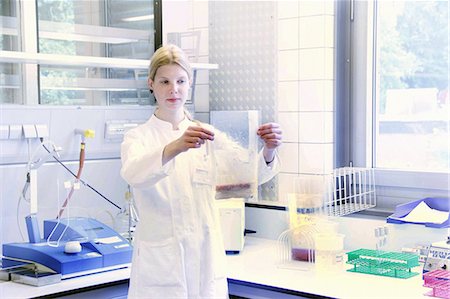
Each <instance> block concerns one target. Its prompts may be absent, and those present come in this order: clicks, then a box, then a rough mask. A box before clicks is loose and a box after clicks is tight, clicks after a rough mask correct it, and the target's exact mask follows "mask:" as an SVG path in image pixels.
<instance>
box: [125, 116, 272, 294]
mask: <svg viewBox="0 0 450 299" xmlns="http://www.w3.org/2000/svg"><path fill="white" fill-rule="evenodd" d="M191 125H196V124H195V123H194V122H192V121H190V120H187V119H185V120H183V121H182V122H181V123H180V124H179V130H173V129H172V125H171V124H170V123H168V122H165V121H162V120H160V119H158V118H157V117H155V116H154V115H153V116H152V117H151V118H150V119H149V120H148V121H147V122H146V123H145V124H143V125H141V126H139V127H137V128H134V129H132V130H130V131H129V132H128V133H127V134H126V135H125V137H124V141H123V143H122V147H121V158H122V169H121V175H122V177H123V178H124V179H125V180H126V181H127V182H128V183H129V184H130V185H131V186H132V187H133V191H134V197H135V200H136V204H137V208H138V211H139V215H140V222H139V223H138V226H137V228H136V233H135V237H136V238H135V243H134V252H133V261H132V269H131V279H130V288H129V294H128V298H228V287H227V277H226V268H225V263H224V261H225V251H224V248H223V242H222V239H221V233H220V227H219V219H218V214H217V210H216V209H215V206H214V196H215V195H214V194H215V193H214V192H215V186H214V181H213V179H212V178H214V167H212V166H211V163H210V161H209V159H208V157H209V156H208V157H207V156H206V155H207V154H208V152H207V148H206V146H205V145H203V146H202V147H201V148H199V149H190V150H188V151H187V152H184V153H181V154H179V155H178V156H176V157H175V158H174V159H172V160H171V161H169V162H168V163H166V164H165V165H162V153H163V149H164V147H165V146H166V145H167V144H168V143H169V142H171V141H173V140H175V139H177V138H179V137H180V136H181V135H182V134H183V133H184V131H185V130H186V129H187V128H188V127H189V126H191ZM223 136H224V134H217V133H216V134H215V140H214V141H213V142H214V147H217V146H219V147H220V146H222V145H224V144H226V142H227V141H226V140H224V139H226V138H223ZM208 142H209V141H208ZM209 151H210V149H209ZM277 165H278V157H276V159H275V161H274V162H272V163H271V164H270V166H267V165H266V163H265V161H264V158H263V156H262V153H260V166H259V167H258V168H259V174H260V178H259V179H260V181H259V182H260V183H264V182H266V181H268V180H269V179H270V178H272V177H273V176H274V175H275V174H276V172H277V171H278V167H277Z"/></svg>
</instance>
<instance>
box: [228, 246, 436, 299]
mask: <svg viewBox="0 0 450 299" xmlns="http://www.w3.org/2000/svg"><path fill="white" fill-rule="evenodd" d="M227 262H228V263H227V264H228V267H229V278H231V279H235V280H240V281H246V282H252V283H256V284H261V285H267V286H273V287H277V288H283V289H288V290H293V291H298V292H303V293H310V294H315V295H321V296H328V297H335V298H358V299H361V298H378V299H380V298H408V299H412V298H430V297H428V296H425V295H424V294H425V293H427V292H428V291H430V290H431V289H430V288H425V287H423V286H422V285H423V281H422V274H421V273H422V267H417V268H415V269H413V272H419V273H420V274H419V275H416V276H414V277H411V278H408V279H401V278H391V277H384V276H378V275H369V274H361V273H351V272H347V271H345V270H346V269H349V268H351V267H352V266H351V265H348V264H346V265H344V269H343V270H342V271H334V272H324V271H316V270H315V268H314V266H313V265H312V264H311V265H312V267H311V270H310V271H304V270H303V271H302V270H297V269H295V270H294V269H286V268H284V267H282V266H281V267H280V266H279V259H278V256H277V241H274V240H267V239H259V238H252V237H246V239H245V247H244V250H243V251H242V252H241V253H240V254H238V255H229V256H227ZM299 263H301V262H299ZM302 264H304V263H302ZM300 268H301V267H300ZM300 268H299V269H300Z"/></svg>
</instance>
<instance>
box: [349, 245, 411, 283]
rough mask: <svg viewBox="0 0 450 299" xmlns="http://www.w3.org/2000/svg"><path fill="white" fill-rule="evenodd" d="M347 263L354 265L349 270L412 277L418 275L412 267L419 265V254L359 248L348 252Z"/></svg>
mask: <svg viewBox="0 0 450 299" xmlns="http://www.w3.org/2000/svg"><path fill="white" fill-rule="evenodd" d="M347 264H350V265H353V268H351V269H348V270H347V271H348V272H358V273H365V274H373V275H381V276H388V277H395V278H410V277H413V276H415V275H418V274H419V273H417V272H412V271H411V269H412V268H414V267H417V266H419V256H418V255H416V254H412V253H401V252H389V251H382V250H371V249H358V250H355V251H350V252H347Z"/></svg>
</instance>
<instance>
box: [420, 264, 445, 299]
mask: <svg viewBox="0 0 450 299" xmlns="http://www.w3.org/2000/svg"><path fill="white" fill-rule="evenodd" d="M423 286H424V287H427V288H431V289H432V290H431V291H429V292H428V293H426V294H425V295H427V296H432V297H438V298H446V299H450V272H449V271H446V270H441V269H436V270H433V271H430V272H427V273H425V274H423Z"/></svg>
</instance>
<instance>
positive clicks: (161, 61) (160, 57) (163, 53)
mask: <svg viewBox="0 0 450 299" xmlns="http://www.w3.org/2000/svg"><path fill="white" fill-rule="evenodd" d="M168 64H177V65H179V66H180V67H181V68H182V69H183V70H185V71H186V73H187V75H188V78H189V81H192V69H191V65H190V64H189V61H188V59H187V57H186V55H185V54H184V52H183V50H181V49H180V48H179V47H177V46H175V45H172V44H167V45H164V46H162V47H160V48H159V49H158V50H156V51H155V53H154V54H153V56H152V58H151V61H150V67H149V69H148V78H149V79H151V80H155V76H156V71H157V70H158V69H159V68H160V67H161V66H164V65H168Z"/></svg>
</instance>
